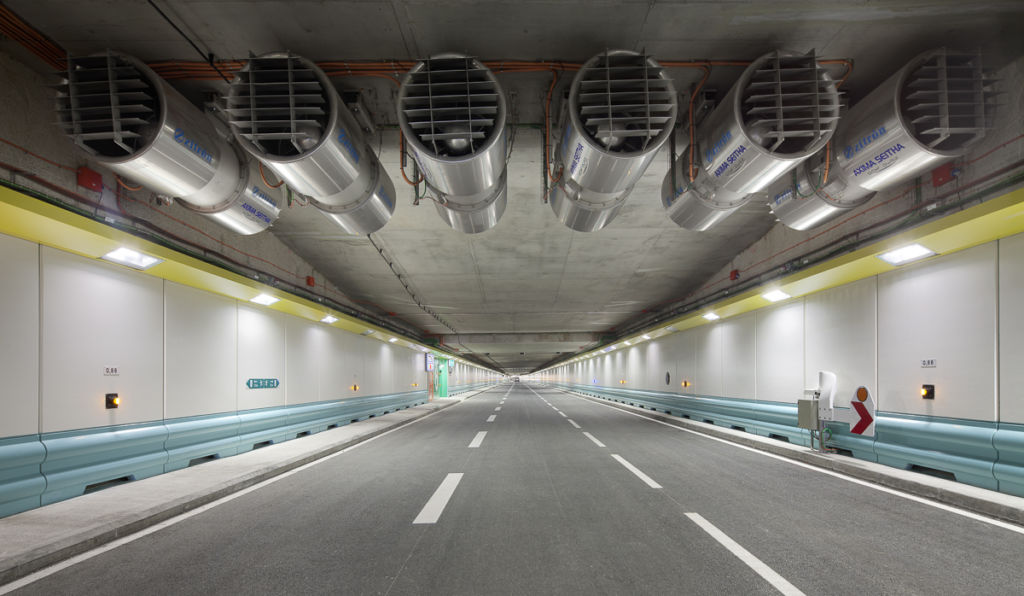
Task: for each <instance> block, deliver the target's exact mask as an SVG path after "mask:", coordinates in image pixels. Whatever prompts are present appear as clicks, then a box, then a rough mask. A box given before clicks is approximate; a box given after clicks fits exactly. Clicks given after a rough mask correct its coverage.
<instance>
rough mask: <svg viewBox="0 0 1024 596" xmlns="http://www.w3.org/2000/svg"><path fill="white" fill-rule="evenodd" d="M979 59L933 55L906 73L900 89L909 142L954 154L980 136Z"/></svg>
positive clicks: (983, 111) (983, 101)
mask: <svg viewBox="0 0 1024 596" xmlns="http://www.w3.org/2000/svg"><path fill="white" fill-rule="evenodd" d="M985 87H986V81H985V79H984V76H983V74H982V69H981V59H980V57H979V56H977V55H975V54H958V53H951V52H945V51H939V52H935V53H934V54H933V55H932V56H930V57H928V58H927V59H926V60H925V61H924V62H922V63H921V64H920V65H918V66H917V68H915V69H914V70H913V71H912V72H910V73H909V74H908V76H907V79H906V84H905V85H904V86H903V89H902V90H901V96H900V102H901V107H902V111H903V116H904V119H905V121H906V123H907V127H908V128H909V129H910V131H911V132H912V134H913V135H914V138H916V139H918V140H919V141H920V142H921V143H923V144H924V145H926V146H927V147H929V148H931V149H934V150H938V151H955V150H957V149H960V148H962V147H964V146H966V145H968V144H970V143H972V142H974V141H975V140H977V139H979V138H981V137H982V136H983V135H984V134H985V129H986V128H987V126H988V121H987V114H988V113H989V110H988V106H987V103H988V101H989V100H990V99H991V94H990V93H987V92H986V91H985Z"/></svg>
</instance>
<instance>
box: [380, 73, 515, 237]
mask: <svg viewBox="0 0 1024 596" xmlns="http://www.w3.org/2000/svg"><path fill="white" fill-rule="evenodd" d="M505 114H506V107H505V96H504V94H503V93H502V91H501V86H500V85H498V80H497V79H496V78H495V77H494V73H492V72H491V71H490V70H489V69H488V68H487V67H485V66H484V65H483V64H481V63H480V62H479V61H478V60H476V59H475V58H470V57H468V56H464V55H461V54H442V55H438V56H435V57H433V58H430V59H428V60H423V61H420V62H417V63H416V65H415V66H413V68H412V70H410V71H409V72H408V74H406V75H405V78H404V79H403V80H402V86H401V88H400V89H399V91H398V122H399V124H400V125H401V127H402V133H403V134H404V135H405V138H406V139H408V142H409V147H410V148H411V150H412V154H413V157H414V158H415V159H416V163H417V164H418V165H419V169H420V172H421V173H422V175H423V178H424V179H425V181H426V183H427V186H428V187H429V188H430V189H431V190H433V191H434V193H436V194H437V195H438V199H439V200H438V201H437V202H436V203H435V205H436V206H437V212H438V213H439V214H440V215H441V217H442V218H443V219H444V220H445V222H446V223H447V224H448V225H449V226H451V227H453V228H455V229H456V230H460V231H462V232H466V233H470V234H473V233H476V232H482V231H484V230H489V229H490V228H493V227H494V226H495V224H497V223H498V219H500V218H501V215H502V213H504V212H505V204H506V200H507V199H506V186H507V185H506V178H505V162H506V151H507V148H508V147H507V143H508V138H507V137H508V135H507V132H506V128H505V119H506V115H505Z"/></svg>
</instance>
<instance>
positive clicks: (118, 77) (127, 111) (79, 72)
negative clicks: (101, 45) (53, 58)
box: [57, 53, 160, 158]
mask: <svg viewBox="0 0 1024 596" xmlns="http://www.w3.org/2000/svg"><path fill="white" fill-rule="evenodd" d="M59 74H60V76H61V77H62V81H61V83H60V84H59V85H58V86H57V114H58V118H59V119H60V126H61V128H63V130H64V132H65V133H66V134H67V135H68V136H70V137H71V138H72V139H74V141H75V143H77V144H78V145H80V146H81V147H83V148H84V149H86V150H87V151H89V152H90V153H92V154H95V155H101V156H104V157H111V158H120V157H128V156H131V155H134V154H135V153H136V152H137V151H139V150H140V149H142V148H143V147H145V146H146V145H147V144H148V143H149V141H150V140H151V137H152V135H153V134H154V131H153V127H152V126H150V124H151V122H152V121H153V120H154V119H155V118H156V117H157V116H158V115H159V112H160V107H159V99H158V98H159V95H158V92H157V90H156V89H155V88H154V87H153V83H152V82H151V81H150V80H149V78H148V77H147V76H146V75H145V73H143V72H141V71H140V70H139V68H138V67H137V66H136V65H135V64H134V63H132V61H130V60H128V59H127V58H125V57H123V56H119V55H117V54H113V53H108V54H105V55H101V56H88V57H82V58H69V59H68V69H67V70H66V71H63V72H61V73H59Z"/></svg>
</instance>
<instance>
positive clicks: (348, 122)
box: [225, 52, 395, 234]
mask: <svg viewBox="0 0 1024 596" xmlns="http://www.w3.org/2000/svg"><path fill="white" fill-rule="evenodd" d="M225 104H226V105H225V112H226V113H227V115H228V121H229V122H230V124H231V129H232V131H233V132H234V134H235V138H236V139H237V140H238V141H239V144H240V145H241V146H242V147H243V148H244V149H245V150H246V151H248V152H249V153H251V154H252V155H253V156H254V157H256V159H258V160H260V161H261V162H262V163H263V164H264V165H265V166H267V167H268V168H269V169H271V170H273V171H274V173H275V174H277V175H278V176H279V177H280V178H281V179H282V180H284V181H285V182H287V183H288V186H289V187H291V189H292V190H293V191H295V192H297V193H299V194H301V195H303V196H305V197H307V198H309V201H310V203H311V204H312V205H313V206H315V207H316V208H317V209H319V210H320V211H321V212H323V213H324V215H326V216H327V217H328V218H330V219H332V220H334V222H335V223H337V224H338V225H339V226H341V228H342V229H344V230H345V231H346V232H348V233H350V234H369V233H371V232H376V231H377V230H379V229H380V228H382V227H383V226H384V224H386V223H387V222H388V220H389V219H391V214H392V213H394V211H395V187H394V184H392V182H391V177H390V176H388V175H387V174H386V173H385V172H384V168H383V167H382V166H381V164H380V162H379V161H378V159H377V156H376V155H375V154H374V153H373V151H372V150H371V148H370V145H369V143H368V141H367V139H366V138H365V136H364V135H363V133H362V130H361V128H360V127H359V124H358V123H357V122H356V119H355V117H353V116H352V113H351V112H350V111H349V110H348V108H347V107H346V106H345V104H343V103H342V101H341V98H340V97H339V96H338V92H337V91H336V90H335V88H334V86H333V85H331V82H330V81H329V80H328V78H327V75H325V74H324V72H323V71H322V70H320V68H319V67H317V66H316V65H315V64H314V63H313V62H311V61H309V60H307V59H306V58H302V57H300V56H296V55H294V54H290V53H283V52H277V53H270V54H265V55H262V56H257V57H253V58H250V59H249V61H248V62H247V63H246V64H245V66H244V67H242V69H241V70H240V71H239V72H238V73H236V74H235V77H234V78H233V79H232V81H231V85H230V87H229V90H228V95H227V98H226V102H225Z"/></svg>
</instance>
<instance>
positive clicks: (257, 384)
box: [245, 379, 281, 389]
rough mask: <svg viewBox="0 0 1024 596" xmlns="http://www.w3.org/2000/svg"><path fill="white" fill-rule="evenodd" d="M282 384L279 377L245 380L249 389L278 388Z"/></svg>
mask: <svg viewBox="0 0 1024 596" xmlns="http://www.w3.org/2000/svg"><path fill="white" fill-rule="evenodd" d="M280 384H281V381H278V380H277V379H249V380H248V381H246V382H245V386H246V387H248V388H249V389H277V387H278V386H279V385H280Z"/></svg>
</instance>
